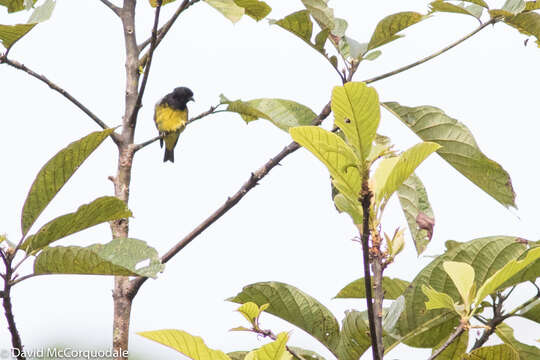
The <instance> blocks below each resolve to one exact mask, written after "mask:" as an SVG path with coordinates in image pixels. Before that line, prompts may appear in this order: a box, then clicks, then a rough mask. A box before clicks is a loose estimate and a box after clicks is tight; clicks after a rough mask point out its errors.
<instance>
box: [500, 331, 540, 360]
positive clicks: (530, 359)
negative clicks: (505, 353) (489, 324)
mask: <svg viewBox="0 0 540 360" xmlns="http://www.w3.org/2000/svg"><path fill="white" fill-rule="evenodd" d="M495 334H497V336H498V337H499V339H501V340H502V342H504V343H505V344H507V345H509V346H511V347H512V348H513V349H514V350H515V351H516V352H517V353H518V354H519V359H520V360H538V359H540V349H539V348H537V347H536V346H530V345H526V344H523V343H521V342H519V341H518V340H517V339H516V338H515V337H514V329H512V328H511V327H510V326H508V325H507V324H505V323H502V324H499V325H497V328H495Z"/></svg>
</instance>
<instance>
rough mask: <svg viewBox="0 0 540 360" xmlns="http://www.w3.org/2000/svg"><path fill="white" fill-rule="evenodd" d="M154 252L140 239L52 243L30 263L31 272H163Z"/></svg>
mask: <svg viewBox="0 0 540 360" xmlns="http://www.w3.org/2000/svg"><path fill="white" fill-rule="evenodd" d="M163 268H164V265H162V264H161V260H160V259H159V256H158V253H157V251H156V250H155V249H154V248H151V247H149V246H148V245H147V244H146V243H145V242H144V241H141V240H137V239H114V240H112V241H111V242H109V243H107V244H105V245H103V244H95V245H91V246H88V247H80V246H67V247H64V246H55V247H47V248H45V249H43V251H41V252H40V253H39V255H38V256H37V257H36V261H35V262H34V273H35V274H38V275H40V274H83V275H121V276H145V277H152V278H155V277H156V275H157V273H158V272H160V271H163Z"/></svg>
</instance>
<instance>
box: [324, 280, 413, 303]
mask: <svg viewBox="0 0 540 360" xmlns="http://www.w3.org/2000/svg"><path fill="white" fill-rule="evenodd" d="M407 286H409V282H408V281H405V280H401V279H398V278H390V277H386V276H384V277H383V282H382V287H383V290H384V298H385V299H397V298H398V297H399V296H400V295H401V294H403V291H405V289H406V288H407ZM365 297H366V287H365V284H364V278H360V279H358V280H354V281H353V282H351V283H349V284H347V285H346V286H345V287H344V288H343V289H341V290H340V291H339V292H338V294H337V295H336V297H335V298H336V299H364V298H365Z"/></svg>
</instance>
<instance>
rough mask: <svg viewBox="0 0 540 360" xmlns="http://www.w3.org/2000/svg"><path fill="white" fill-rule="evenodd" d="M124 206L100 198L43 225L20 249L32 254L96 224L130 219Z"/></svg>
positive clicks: (112, 200)
mask: <svg viewBox="0 0 540 360" xmlns="http://www.w3.org/2000/svg"><path fill="white" fill-rule="evenodd" d="M131 216H132V214H131V211H129V209H128V208H127V206H126V204H125V203H124V202H123V201H122V200H120V199H118V198H116V197H114V196H104V197H100V198H98V199H96V200H94V201H92V202H91V203H90V204H86V205H82V206H81V207H79V208H78V209H77V211H76V212H74V213H70V214H66V215H63V216H60V217H58V218H56V219H53V220H51V221H49V222H48V223H47V224H45V225H43V226H42V227H41V229H39V230H38V231H37V232H36V233H35V234H34V235H31V236H29V237H27V238H26V240H25V241H24V243H23V244H22V246H21V249H23V250H24V251H26V252H27V253H33V252H35V251H36V250H40V249H42V248H44V247H45V246H47V245H49V244H50V243H52V242H53V241H56V240H59V239H61V238H63V237H66V236H68V235H71V234H74V233H76V232H79V231H81V230H84V229H87V228H89V227H92V226H94V225H97V224H101V223H104V222H107V221H113V220H118V219H123V218H128V217H131Z"/></svg>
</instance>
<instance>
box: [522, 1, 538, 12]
mask: <svg viewBox="0 0 540 360" xmlns="http://www.w3.org/2000/svg"><path fill="white" fill-rule="evenodd" d="M538 9H540V1H527V2H525V11H532V10H538Z"/></svg>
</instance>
